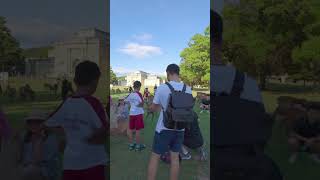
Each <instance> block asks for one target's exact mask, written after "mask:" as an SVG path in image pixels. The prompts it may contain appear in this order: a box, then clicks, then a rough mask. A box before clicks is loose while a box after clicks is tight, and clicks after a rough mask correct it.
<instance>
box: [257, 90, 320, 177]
mask: <svg viewBox="0 0 320 180" xmlns="http://www.w3.org/2000/svg"><path fill="white" fill-rule="evenodd" d="M272 89H273V91H265V92H263V98H264V103H265V106H266V108H267V111H268V112H273V111H274V109H275V108H276V99H277V97H279V96H284V95H285V96H292V97H299V98H305V99H308V100H313V101H320V94H319V93H313V92H309V91H308V92H306V91H302V90H301V89H302V88H301V86H294V85H290V86H283V85H282V86H279V85H277V86H274V87H272ZM267 152H268V153H269V154H270V155H271V157H272V158H273V159H274V160H275V161H276V163H277V164H278V165H279V166H280V169H281V171H282V173H283V174H284V176H285V179H286V180H302V179H306V180H316V179H320V173H319V168H320V164H316V163H314V162H313V161H312V160H310V158H309V157H308V155H307V154H305V153H303V154H301V155H300V156H298V159H297V161H296V163H295V164H290V163H289V162H288V158H289V153H288V148H287V138H286V135H285V131H284V128H283V127H282V126H281V125H280V124H279V123H278V122H276V123H275V125H274V128H273V135H272V138H271V140H270V143H269V146H268V148H267Z"/></svg>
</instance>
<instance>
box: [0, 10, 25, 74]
mask: <svg viewBox="0 0 320 180" xmlns="http://www.w3.org/2000/svg"><path fill="white" fill-rule="evenodd" d="M0 39H1V40H0V70H1V71H2V70H3V71H9V72H10V71H12V70H13V69H16V70H17V71H23V69H24V61H23V57H22V50H21V48H20V45H19V43H18V41H17V40H16V39H15V38H14V37H13V36H12V35H11V31H10V30H9V28H8V27H7V26H6V20H5V18H4V17H1V16H0Z"/></svg>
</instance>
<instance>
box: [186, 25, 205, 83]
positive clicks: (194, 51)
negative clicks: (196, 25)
mask: <svg viewBox="0 0 320 180" xmlns="http://www.w3.org/2000/svg"><path fill="white" fill-rule="evenodd" d="M180 57H181V64H180V69H181V78H182V80H183V81H184V82H186V83H188V84H190V85H191V86H193V85H202V86H208V85H209V82H210V28H209V27H207V28H206V30H205V31H204V33H202V34H195V35H194V36H193V37H192V38H191V40H190V42H189V43H188V47H186V48H185V49H184V50H183V51H182V52H181V53H180Z"/></svg>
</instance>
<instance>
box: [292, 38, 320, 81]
mask: <svg viewBox="0 0 320 180" xmlns="http://www.w3.org/2000/svg"><path fill="white" fill-rule="evenodd" d="M319 47H320V36H317V37H312V38H311V39H310V40H307V41H305V42H304V43H303V44H302V46H301V47H297V48H296V49H294V51H293V52H292V57H293V59H294V62H295V63H297V64H299V65H300V68H301V69H300V74H301V76H302V78H303V79H307V78H308V79H312V80H315V81H319V80H320V74H319V73H320V49H319Z"/></svg>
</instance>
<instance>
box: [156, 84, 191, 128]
mask: <svg viewBox="0 0 320 180" xmlns="http://www.w3.org/2000/svg"><path fill="white" fill-rule="evenodd" d="M169 83H170V84H171V86H172V87H173V88H174V89H175V90H178V91H181V90H182V88H183V85H184V84H183V83H180V82H175V81H170V82H169ZM186 93H189V94H192V91H191V87H189V86H187V89H186ZM170 94H171V91H170V89H169V87H168V85H166V84H161V85H160V86H159V87H158V89H157V91H156V94H155V96H154V98H153V103H154V104H158V105H160V106H161V107H162V108H164V110H166V109H167V106H168V103H169V102H168V100H169V95H170ZM162 111H163V110H162ZM162 111H161V113H160V116H159V119H158V123H157V127H156V131H157V132H158V133H160V132H161V131H162V130H172V129H168V128H166V127H165V126H164V124H163V112H162ZM183 130H184V129H183ZM183 130H182V131H183Z"/></svg>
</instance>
